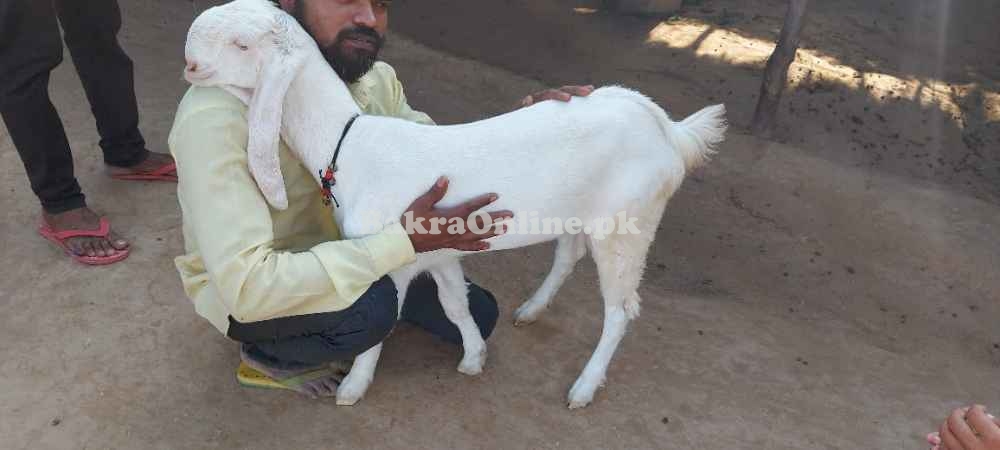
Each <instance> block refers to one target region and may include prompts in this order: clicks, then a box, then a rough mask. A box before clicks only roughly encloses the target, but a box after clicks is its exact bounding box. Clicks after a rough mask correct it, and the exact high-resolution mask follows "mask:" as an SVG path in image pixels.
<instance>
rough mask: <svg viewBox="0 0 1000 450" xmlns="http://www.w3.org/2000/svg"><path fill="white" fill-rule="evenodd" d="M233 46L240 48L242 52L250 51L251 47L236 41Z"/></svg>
mask: <svg viewBox="0 0 1000 450" xmlns="http://www.w3.org/2000/svg"><path fill="white" fill-rule="evenodd" d="M233 45H235V46H237V47H239V49H240V50H241V51H244V52H245V51H247V50H250V46H248V45H246V44H244V43H242V42H240V41H234V42H233Z"/></svg>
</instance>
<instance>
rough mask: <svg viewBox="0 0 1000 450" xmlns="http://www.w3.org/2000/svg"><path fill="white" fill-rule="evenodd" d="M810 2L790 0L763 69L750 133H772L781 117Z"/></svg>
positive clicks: (759, 134) (807, 0) (763, 134)
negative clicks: (780, 111)
mask: <svg viewBox="0 0 1000 450" xmlns="http://www.w3.org/2000/svg"><path fill="white" fill-rule="evenodd" d="M808 3H809V0H789V4H788V11H787V12H786V13H785V24H784V25H782V27H781V35H780V36H779V37H778V45H777V46H776V47H775V48H774V52H773V53H771V57H770V58H768V59H767V67H766V68H764V82H763V83H761V86H760V99H759V100H758V101H757V110H756V111H755V112H754V115H753V123H752V124H751V125H750V131H751V132H752V133H753V134H755V135H758V136H765V135H767V134H770V132H771V130H772V129H773V128H774V122H775V117H776V116H777V115H778V105H779V103H780V102H781V92H782V91H783V90H784V89H785V83H786V82H787V80H788V66H790V65H791V64H792V61H794V60H795V52H796V51H798V49H799V37H800V36H801V32H802V26H803V25H804V23H803V22H804V20H805V15H806V5H807V4H808Z"/></svg>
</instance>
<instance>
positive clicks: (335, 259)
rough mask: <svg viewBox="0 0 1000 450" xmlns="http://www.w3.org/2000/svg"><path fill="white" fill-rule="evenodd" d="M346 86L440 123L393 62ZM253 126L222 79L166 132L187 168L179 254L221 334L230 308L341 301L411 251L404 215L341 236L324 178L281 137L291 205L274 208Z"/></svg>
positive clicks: (252, 312) (267, 310)
mask: <svg viewBox="0 0 1000 450" xmlns="http://www.w3.org/2000/svg"><path fill="white" fill-rule="evenodd" d="M349 87H350V90H351V94H352V95H353V97H354V99H355V101H356V102H357V103H358V105H359V106H360V107H361V109H362V110H363V111H364V112H365V114H371V115H382V116H392V117H399V118H402V119H407V120H412V121H414V122H420V123H425V124H433V121H432V120H431V119H430V117H428V116H427V115H426V114H424V113H422V112H419V111H414V110H413V109H411V108H410V106H409V105H408V104H407V101H406V96H405V95H404V94H403V87H402V85H401V84H400V82H399V80H398V79H397V78H396V73H395V71H394V70H393V69H392V67H390V66H389V65H388V64H385V63H382V62H379V63H376V64H375V66H374V67H373V68H372V70H371V71H370V72H369V73H368V74H367V75H365V76H364V77H363V78H361V80H359V81H358V82H357V83H354V84H352V85H350V86H349ZM338 126H339V125H338ZM247 135H248V130H247V107H246V106H245V105H243V103H242V102H240V101H239V100H238V99H237V98H236V97H233V96H232V95H230V94H229V93H227V92H225V91H224V90H222V89H218V88H199V87H192V88H190V89H189V90H188V92H187V93H186V94H185V95H184V98H183V99H182V100H181V103H180V105H179V106H178V109H177V114H176V116H175V117H174V125H173V128H172V129H171V131H170V137H169V139H168V143H169V146H170V153H171V154H172V155H173V156H174V159H175V160H176V161H177V172H178V175H179V178H180V180H179V182H178V185H177V198H178V200H179V202H180V206H181V213H182V215H183V233H184V247H185V254H184V255H182V256H179V257H177V258H176V259H175V260H174V263H175V265H176V267H177V270H178V272H179V273H180V277H181V281H182V282H183V284H184V292H185V293H187V295H188V297H189V298H190V299H191V300H192V301H193V302H194V306H195V310H196V311H197V312H198V314H199V315H201V316H202V317H204V318H205V319H207V320H208V321H209V322H211V323H212V325H214V326H215V327H216V328H218V329H219V331H221V332H222V333H223V334H225V333H226V331H227V330H228V328H229V320H228V316H230V315H231V316H233V318H234V319H236V320H237V321H240V322H255V321H260V320H267V319H272V318H276V317H285V316H294V315H303V314H314V313H322V312H330V311H339V310H342V309H344V308H347V307H348V306H350V305H351V304H352V303H354V301H355V300H357V299H358V297H360V296H361V294H363V293H364V292H365V291H366V290H367V289H368V287H369V285H371V283H373V282H374V281H376V280H378V279H379V278H381V277H383V276H385V275H386V274H387V273H389V272H391V271H393V270H395V269H398V268H399V267H402V266H403V265H406V264H408V263H410V262H412V261H413V260H414V257H415V253H414V250H413V246H412V245H411V244H410V239H409V237H408V236H407V234H406V232H405V231H404V230H403V227H402V226H401V225H399V224H396V225H392V226H389V227H387V228H385V229H384V230H382V231H381V232H380V233H378V234H374V235H371V236H367V237H365V238H362V239H353V240H341V237H340V232H339V230H338V229H337V225H336V224H335V223H334V221H333V215H332V211H331V210H330V208H329V207H328V206H325V205H324V204H323V201H322V197H321V195H320V193H319V186H318V184H317V183H316V182H315V181H314V179H313V178H312V177H311V176H310V174H309V173H308V172H307V170H306V169H305V167H303V166H302V164H301V163H300V162H299V161H298V160H296V159H295V158H294V157H292V155H291V153H290V152H289V151H288V148H287V146H286V144H285V143H284V142H282V143H281V149H280V156H281V171H282V174H283V175H284V178H285V187H286V189H287V191H288V209H286V210H285V211H278V210H274V209H271V208H270V207H269V206H268V204H267V202H266V201H265V200H264V197H263V195H262V194H261V193H260V190H259V189H258V188H257V185H256V183H255V182H254V180H253V178H252V176H251V175H250V171H249V168H248V166H247V150H246V144H247ZM418 194H419V193H414V196H416V195H418Z"/></svg>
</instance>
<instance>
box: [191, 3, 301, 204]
mask: <svg viewBox="0 0 1000 450" xmlns="http://www.w3.org/2000/svg"><path fill="white" fill-rule="evenodd" d="M310 45H312V46H315V43H314V42H313V41H312V38H310V37H309V35H308V33H306V31H305V30H303V29H302V27H301V26H300V25H299V24H298V22H297V21H296V20H295V19H294V18H293V17H292V16H290V15H288V14H286V13H285V12H284V11H282V10H281V9H279V8H277V7H275V6H274V4H272V3H271V2H269V1H268V0H235V1H233V2H230V3H227V4H225V5H221V6H216V7H213V8H210V9H208V10H206V11H205V12H203V13H201V15H199V16H198V17H197V18H196V19H195V21H194V23H192V24H191V29H190V30H189V31H188V36H187V44H186V46H185V48H184V56H185V59H186V61H187V67H186V68H185V70H184V78H185V79H186V80H188V82H190V83H191V84H193V85H195V86H219V87H226V88H229V89H230V90H232V89H235V90H236V91H237V92H246V93H249V95H244V96H243V100H244V101H247V98H249V102H248V103H249V112H248V127H249V132H250V138H249V142H248V143H247V154H248V159H249V166H250V172H251V174H253V177H254V179H255V180H256V181H257V185H258V186H259V187H260V189H261V192H262V193H263V194H264V197H265V198H266V199H267V201H268V203H270V204H271V206H273V207H275V208H277V209H285V208H287V207H288V198H287V195H286V192H285V183H284V179H283V177H282V176H281V168H280V164H279V159H278V143H279V139H280V132H281V113H282V104H283V102H284V98H285V93H286V92H287V91H288V87H289V86H290V85H291V83H292V80H294V79H295V77H296V75H297V74H298V71H299V69H300V68H301V67H302V65H303V63H304V62H305V61H306V59H307V56H308V54H309V51H308V50H309V48H310V47H309V46H310Z"/></svg>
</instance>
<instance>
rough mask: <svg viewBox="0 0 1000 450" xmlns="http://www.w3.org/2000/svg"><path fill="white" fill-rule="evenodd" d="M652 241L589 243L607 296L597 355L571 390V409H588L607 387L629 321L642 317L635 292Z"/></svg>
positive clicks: (625, 238) (631, 238)
mask: <svg viewBox="0 0 1000 450" xmlns="http://www.w3.org/2000/svg"><path fill="white" fill-rule="evenodd" d="M654 229H655V227H654ZM650 240H651V239H650V238H649V237H647V236H643V235H614V236H610V235H609V236H607V238H606V239H603V240H597V239H594V238H590V240H589V243H590V247H591V249H590V250H591V252H592V255H593V258H594V262H595V263H596V265H597V273H598V275H599V276H600V282H601V296H602V297H604V329H603V331H602V332H601V339H600V341H599V342H598V343H597V348H596V349H595V350H594V354H593V355H592V356H591V357H590V360H589V361H588V362H587V365H586V367H584V369H583V373H581V374H580V377H579V378H577V380H576V382H575V383H573V387H572V388H571V389H570V391H569V397H568V405H569V407H570V409H575V408H581V407H584V406H587V405H588V404H589V403H590V402H591V401H592V400H593V399H594V393H595V392H597V388H599V387H600V386H602V385H603V384H604V379H605V375H606V373H607V370H608V364H610V363H611V357H612V356H614V354H615V350H616V349H617V348H618V344H619V343H620V342H621V340H622V337H624V336H625V330H626V327H627V325H628V322H629V320H631V319H634V318H635V317H636V316H638V314H639V301H640V300H639V294H638V292H637V291H636V290H637V288H638V287H639V280H640V279H641V278H642V269H643V265H644V261H645V259H646V252H647V251H648V248H649V242H650Z"/></svg>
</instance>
